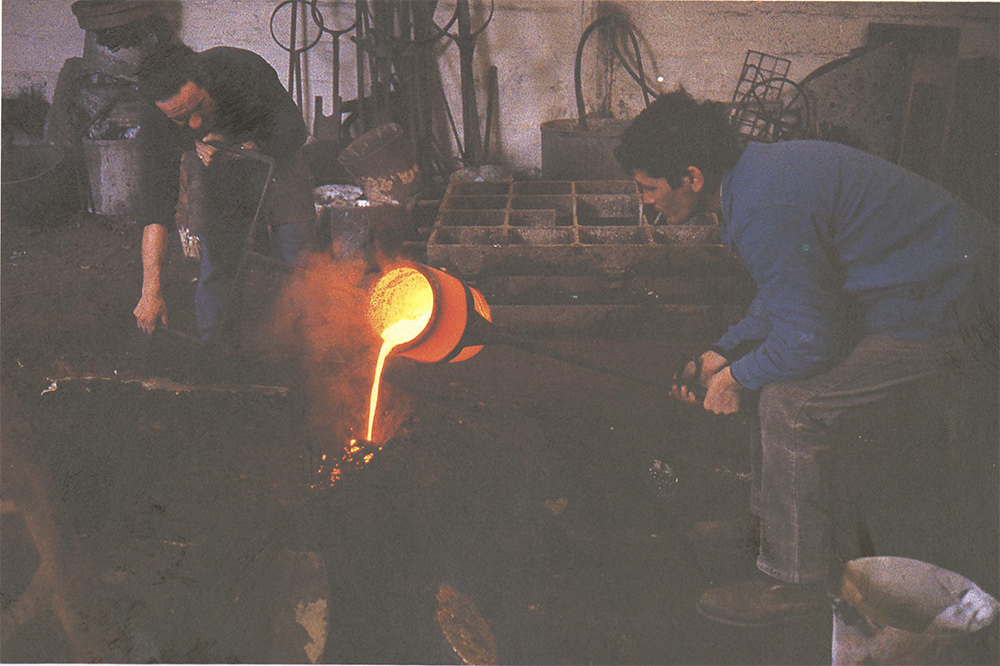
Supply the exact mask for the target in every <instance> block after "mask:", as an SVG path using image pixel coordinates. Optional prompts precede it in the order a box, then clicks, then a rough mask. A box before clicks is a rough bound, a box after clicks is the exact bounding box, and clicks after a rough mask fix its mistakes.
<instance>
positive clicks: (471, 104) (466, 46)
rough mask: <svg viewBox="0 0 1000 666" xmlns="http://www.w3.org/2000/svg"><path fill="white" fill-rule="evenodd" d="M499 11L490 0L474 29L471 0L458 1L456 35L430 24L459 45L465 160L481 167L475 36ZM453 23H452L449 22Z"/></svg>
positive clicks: (481, 149) (463, 154) (477, 35)
mask: <svg viewBox="0 0 1000 666" xmlns="http://www.w3.org/2000/svg"><path fill="white" fill-rule="evenodd" d="M495 10H496V3H495V0H490V13H489V16H487V17H486V20H485V21H484V22H483V25H482V26H480V27H479V28H477V29H476V30H473V29H472V18H471V16H470V14H469V0H457V1H456V3H455V14H456V15H457V17H458V34H457V35H454V34H452V33H450V32H448V31H447V28H441V27H439V26H438V25H437V24H436V23H434V22H433V21H432V22H431V25H433V26H434V28H435V29H436V30H437V31H438V32H440V33H441V34H443V35H447V36H448V37H449V38H451V40H452V41H454V42H455V45H456V46H458V58H459V65H460V70H461V77H462V133H463V135H464V136H465V149H464V150H463V151H461V152H462V159H463V160H465V162H466V163H467V164H469V165H472V166H479V164H480V163H481V161H482V154H483V153H482V151H483V143H482V135H481V134H480V132H479V110H478V108H477V105H476V78H475V74H474V71H473V65H474V63H473V56H474V55H475V51H476V39H477V38H478V37H479V35H480V34H482V32H483V31H484V30H486V27H487V26H488V25H489V24H490V23H491V22H492V21H493V13H494V11H495ZM449 25H450V23H449Z"/></svg>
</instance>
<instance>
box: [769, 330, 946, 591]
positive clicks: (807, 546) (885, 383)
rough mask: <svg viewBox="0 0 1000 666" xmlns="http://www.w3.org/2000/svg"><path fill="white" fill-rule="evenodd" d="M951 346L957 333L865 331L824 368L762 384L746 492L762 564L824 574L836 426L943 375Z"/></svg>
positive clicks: (779, 571) (810, 576) (799, 576)
mask: <svg viewBox="0 0 1000 666" xmlns="http://www.w3.org/2000/svg"><path fill="white" fill-rule="evenodd" d="M955 348H956V344H955V340H954V339H932V340H897V339H893V338H890V337H886V336H874V335H873V336H868V337H864V338H862V339H861V341H860V342H859V344H858V345H857V346H856V347H855V348H854V349H853V350H852V351H851V352H850V353H849V354H848V355H847V357H846V358H845V359H844V360H843V361H842V362H841V363H840V364H839V365H837V366H836V367H834V368H832V369H830V370H829V371H827V372H824V373H822V374H820V375H817V376H815V377H811V378H809V379H804V380H800V381H792V382H783V383H779V384H771V385H768V386H766V387H764V389H763V390H762V391H761V393H760V404H759V407H758V409H757V415H758V417H759V425H760V427H759V429H758V428H756V427H753V428H752V432H753V435H754V436H753V441H752V451H751V471H752V477H753V481H752V487H751V493H750V510H751V511H752V512H753V513H754V514H756V515H757V516H758V517H759V518H760V519H761V520H760V522H761V535H760V536H761V545H760V555H759V557H758V559H757V567H758V568H759V569H760V570H761V571H763V572H764V573H766V574H768V575H770V576H772V577H774V578H777V579H779V580H782V581H785V582H789V583H807V582H814V581H819V580H822V579H824V578H825V577H826V575H827V573H828V570H829V565H830V561H831V557H832V547H831V543H832V534H831V529H832V528H831V524H832V521H831V513H830V510H831V506H830V497H829V494H830V488H829V481H830V475H831V474H832V473H833V471H834V470H835V469H836V460H835V457H836V456H837V454H838V453H840V451H838V448H842V447H843V446H844V439H843V438H842V437H839V434H840V433H839V428H838V426H839V425H840V423H841V422H842V420H843V419H844V417H847V416H849V415H850V413H851V412H852V411H853V410H858V409H860V408H862V407H866V406H870V405H873V404H875V403H878V402H880V401H883V400H886V399H887V398H890V397H891V396H892V395H893V394H894V393H895V392H897V391H900V390H903V389H905V388H907V387H911V386H913V385H914V384H915V383H916V382H920V381H923V380H929V379H931V378H933V377H935V376H937V375H941V376H945V375H947V372H948V370H949V366H951V365H952V362H951V361H954V358H955V357H954V349H955ZM946 392H947V391H945V390H942V394H944V393H946ZM944 444H945V443H944V442H942V445H944Z"/></svg>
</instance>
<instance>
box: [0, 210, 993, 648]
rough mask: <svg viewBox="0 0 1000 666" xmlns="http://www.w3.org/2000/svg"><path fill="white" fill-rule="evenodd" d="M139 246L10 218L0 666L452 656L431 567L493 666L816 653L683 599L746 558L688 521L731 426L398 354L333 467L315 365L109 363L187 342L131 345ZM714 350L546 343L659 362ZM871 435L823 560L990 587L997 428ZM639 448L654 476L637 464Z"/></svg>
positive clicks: (805, 638) (123, 234) (500, 366)
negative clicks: (338, 475) (163, 379)
mask: <svg viewBox="0 0 1000 666" xmlns="http://www.w3.org/2000/svg"><path fill="white" fill-rule="evenodd" d="M137 241H138V231H137V230H136V229H135V228H134V226H131V225H128V224H125V223H120V222H119V223H115V222H112V223H107V222H100V221H97V220H95V219H94V218H83V219H81V220H76V221H75V222H74V223H71V224H70V225H67V226H64V227H59V228H54V229H44V228H43V229H34V230H27V229H7V228H5V229H4V231H3V246H2V247H3V257H2V262H3V263H2V268H3V273H2V310H3V318H2V332H3V340H2V342H3V346H2V368H3V387H4V395H3V401H4V404H3V425H4V432H3V446H4V448H3V475H4V476H3V483H4V485H3V487H2V491H3V493H2V494H3V499H4V513H3V528H2V529H3V539H2V546H3V557H2V560H0V561H2V562H3V571H2V579H0V582H2V585H3V590H2V591H3V595H2V597H3V610H4V617H3V619H4V624H5V626H4V633H3V645H2V648H0V650H2V653H0V659H2V660H3V661H4V662H38V661H42V662H58V661H105V662H119V663H146V662H172V663H185V662H200V663H204V662H211V663H238V662H252V663H260V662H279V663H296V662H302V663H308V662H310V661H312V662H322V663H380V664H397V663H399V664H432V663H433V664H436V663H446V664H447V663H453V664H457V663H461V659H460V657H459V656H458V654H456V651H455V650H453V648H452V645H451V644H449V641H448V640H447V638H446V635H447V632H448V630H449V629H450V628H453V627H454V622H453V623H452V624H449V623H448V621H447V620H445V621H444V624H441V623H439V621H438V619H437V615H436V613H437V610H438V607H439V601H438V598H437V597H438V596H439V595H441V594H443V592H442V591H443V590H448V589H449V588H447V587H442V586H450V587H451V588H454V590H456V591H457V592H458V593H460V594H461V595H462V596H463V597H464V598H465V599H467V600H468V601H470V602H471V603H472V604H473V605H474V608H475V611H476V612H478V615H479V616H481V617H482V619H483V620H484V621H485V624H484V625H469V626H473V627H478V628H477V629H474V630H473V629H469V630H468V631H466V634H465V638H464V641H465V643H464V646H465V648H464V649H466V650H477V649H478V650H481V651H485V652H486V653H488V652H489V650H490V649H491V645H495V650H496V656H497V660H498V661H499V662H500V663H509V664H594V663H604V664H614V663H621V664H626V663H628V664H824V663H830V651H831V618H830V615H829V614H823V615H819V616H815V617H811V618H805V619H803V620H801V621H797V622H793V623H790V624H787V625H782V626H779V627H777V628H769V629H757V630H750V629H739V628H732V627H725V626H721V625H716V624H713V623H710V622H708V621H706V620H704V619H701V618H700V617H699V616H698V614H697V612H696V611H695V603H696V601H697V599H698V597H699V596H700V594H701V593H702V592H703V591H704V589H705V588H706V587H708V586H709V585H713V584H720V583H725V582H726V581H730V580H735V579H738V578H739V577H740V576H742V575H745V574H746V573H747V572H749V571H751V570H752V567H753V560H752V558H751V557H749V556H745V557H742V558H739V557H722V556H712V555H710V554H708V553H700V552H698V551H697V550H695V549H694V548H692V546H691V544H689V542H688V541H687V539H686V538H685V534H686V532H687V531H688V529H689V528H690V527H691V526H692V525H693V524H694V523H695V522H696V521H698V520H704V519H713V518H722V517H728V516H735V515H739V514H740V512H741V511H742V510H743V507H744V505H745V502H746V497H747V491H748V485H749V484H748V481H747V474H746V472H747V471H748V463H747V448H746V444H745V442H746V441H747V425H746V423H745V421H744V419H743V418H742V417H741V416H733V417H710V416H709V415H707V414H705V413H704V412H702V411H700V410H698V409H694V408H689V407H685V406H681V405H677V404H674V403H672V402H669V401H668V400H667V398H666V396H665V395H664V393H663V392H662V391H661V390H659V389H657V388H653V387H650V386H646V385H644V384H641V383H638V382H633V381H630V380H628V379H624V378H621V377H618V376H611V375H606V374H602V373H599V372H595V371H593V370H589V369H584V368H582V367H576V366H573V365H568V364H565V363H560V362H557V361H553V360H549V359H548V358H546V357H544V356H541V355H538V354H529V353H526V352H523V351H517V350H513V349H508V348H504V347H487V348H486V349H484V350H483V351H482V352H481V353H480V354H479V355H478V356H476V357H474V358H473V359H471V360H469V361H466V362H463V363H459V364H451V365H445V366H437V365H435V366H430V365H419V364H415V363H412V362H409V361H405V360H397V361H393V362H391V363H390V365H389V367H388V369H387V372H386V385H387V389H386V391H387V395H386V397H385V400H386V404H387V405H388V406H389V409H390V411H392V412H393V415H392V418H391V419H390V421H389V423H390V424H391V429H392V431H393V432H392V436H391V437H390V438H389V439H388V441H387V442H386V444H385V447H384V448H383V450H382V451H381V452H379V453H378V454H377V455H376V456H375V458H374V459H373V460H372V462H371V463H370V464H369V465H368V466H366V467H365V468H364V469H362V470H360V471H359V472H357V473H352V474H349V475H348V476H347V477H346V478H345V479H344V480H343V482H339V483H338V484H337V485H335V486H333V487H330V486H329V483H327V482H325V479H326V476H325V475H320V474H319V472H318V470H319V469H327V468H326V467H324V465H326V463H325V462H324V461H323V459H322V457H323V455H324V454H326V455H327V456H328V460H329V459H330V456H333V455H335V453H336V451H337V449H338V447H341V446H342V445H343V444H344V441H345V440H346V439H347V432H346V430H344V427H343V422H344V419H343V418H340V417H341V416H342V415H338V414H335V413H330V414H327V416H329V419H330V423H336V424H338V425H333V426H330V427H328V428H325V427H323V425H322V424H320V423H317V422H316V419H315V418H310V417H309V415H310V414H311V415H312V416H313V417H315V416H316V411H315V410H316V396H315V395H311V394H310V390H312V391H315V390H317V389H316V386H317V385H319V384H322V382H319V383H317V382H316V381H315V377H313V378H312V380H306V379H303V378H302V377H301V376H299V374H298V371H297V370H296V371H292V370H290V369H289V367H287V366H285V367H283V368H282V369H281V370H280V371H279V370H277V369H274V372H273V374H272V373H270V370H271V368H269V367H268V366H267V365H266V364H261V365H254V366H253V367H252V368H249V369H247V368H241V369H240V370H241V372H243V374H242V375H241V376H242V377H244V378H245V377H247V376H250V375H252V376H253V380H254V381H255V382H256V383H258V384H267V385H281V386H287V387H289V388H290V390H289V391H288V392H287V394H283V393H267V392H265V391H264V390H262V389H253V390H251V389H246V388H243V389H241V390H236V391H234V392H227V391H226V390H217V391H207V390H205V387H206V386H218V383H219V382H221V381H223V379H225V378H226V377H225V376H223V375H220V376H219V377H218V378H215V380H214V383H213V376H212V372H213V368H205V367H199V368H197V370H198V372H195V373H194V374H195V375H197V382H195V381H194V380H191V379H190V377H188V378H182V379H184V380H185V381H187V383H188V385H189V386H195V387H196V388H195V390H189V391H182V390H179V389H178V390H147V389H146V388H143V387H142V386H141V385H140V384H136V383H128V382H126V381H125V380H126V379H144V378H145V379H148V376H149V375H150V374H151V373H153V372H154V371H155V373H156V374H157V375H158V376H163V375H164V374H167V370H168V368H169V366H170V358H171V354H174V353H179V352H177V348H175V347H171V346H170V345H171V343H169V342H167V343H164V347H163V349H160V350H158V351H156V352H155V353H156V354H158V356H157V357H156V359H157V363H156V364H152V365H151V364H149V363H140V362H139V361H140V360H142V361H147V360H148V358H147V357H146V356H145V352H142V350H141V347H140V346H138V343H136V341H135V339H134V337H135V336H134V335H133V333H132V331H131V309H132V307H134V304H135V299H136V297H137V295H138V294H137V292H138V270H139V267H138V265H137V256H136V255H137V254H138V252H137V249H136V246H137V245H136V244H137ZM167 275H168V279H169V280H171V284H172V285H174V286H173V287H171V289H172V292H171V294H170V295H169V297H170V298H171V299H173V301H172V302H175V303H176V304H177V305H176V308H175V311H176V312H177V315H176V324H173V325H176V326H177V327H183V326H186V325H189V324H190V319H189V317H188V318H187V319H185V315H184V313H183V304H184V303H187V302H189V301H188V300H187V299H188V298H189V297H190V293H189V292H190V289H191V288H192V285H191V276H192V275H193V267H192V266H191V265H190V264H186V263H184V262H181V261H180V259H178V258H177V257H174V258H173V259H172V263H171V264H170V266H168V271H167ZM175 342H176V341H175ZM706 342H707V340H706V339H705V338H704V337H703V336H696V335H694V334H692V332H665V334H664V336H663V337H662V338H661V339H658V340H628V339H617V340H588V339H586V337H585V336H583V337H582V338H581V339H576V340H550V341H547V342H546V344H549V345H551V348H552V349H553V350H557V351H559V352H560V353H563V354H568V355H573V356H576V357H578V358H581V359H586V360H587V361H588V362H589V363H592V364H596V365H601V366H604V367H608V368H613V369H614V370H615V371H616V372H620V373H628V374H632V375H635V376H637V377H640V378H643V379H645V380H649V381H654V382H656V381H662V380H663V379H664V378H665V377H667V376H669V374H670V373H671V372H672V370H673V368H674V367H676V365H677V364H678V362H679V361H680V360H681V359H683V358H684V357H685V356H686V355H687V354H689V353H691V352H692V351H695V350H698V349H699V348H700V346H701V345H703V344H705V343H706ZM140 356H141V358H140ZM192 364H193V365H195V366H198V365H200V364H199V362H198V359H195V361H193V362H191V359H188V365H189V366H190V365H192ZM225 371H227V369H226V368H222V369H221V370H220V372H225ZM143 372H145V373H147V376H143V374H142V373H143ZM95 377H100V378H103V379H96V378H95ZM346 377H347V374H346V373H344V372H343V370H342V368H340V369H338V366H337V364H336V363H333V364H332V367H331V369H330V371H329V381H328V383H327V384H326V386H327V388H328V389H329V390H331V391H333V392H337V393H338V395H339V398H338V400H339V401H340V402H337V401H332V402H331V404H332V405H336V404H342V403H343V402H344V401H348V402H349V401H355V402H357V403H358V404H362V405H363V403H364V401H365V398H366V395H367V391H368V388H369V387H368V385H367V384H363V383H361V382H356V384H357V385H356V386H355V385H354V384H347V379H346ZM56 379H61V380H62V381H59V382H55V383H53V381H52V380H56ZM243 386H244V387H245V386H246V384H244V385H243ZM197 387H201V388H197ZM310 387H312V389H310ZM991 390H993V391H995V389H991ZM987 393H988V391H987ZM345 396H346V397H345ZM989 396H993V397H994V398H995V393H990V394H989ZM989 396H987V398H989ZM989 404H991V405H993V406H994V407H995V405H996V401H995V399H994V400H992V401H990V402H989ZM331 410H335V407H331ZM870 425H871V428H870V429H869V430H867V431H865V432H863V433H862V434H860V435H858V438H859V440H860V441H861V442H862V443H867V444H871V446H869V447H866V448H865V453H864V455H866V456H870V458H867V459H865V461H864V463H863V470H864V472H863V473H862V474H861V476H860V479H861V481H862V483H860V485H862V486H863V488H862V489H861V494H860V497H861V499H860V500H858V501H857V503H856V504H855V505H853V506H854V507H855V508H857V509H858V510H857V511H853V509H852V510H851V511H845V513H847V514H849V515H850V516H851V517H853V518H854V520H853V522H852V520H850V519H848V520H845V521H844V524H843V525H841V526H840V528H839V529H840V534H841V536H842V537H843V538H842V539H841V541H842V542H844V543H845V544H851V543H853V542H859V541H860V542H863V543H860V544H859V543H854V547H852V546H851V545H845V546H844V549H843V550H842V551H841V552H840V553H839V554H840V555H841V557H853V556H857V555H859V554H865V553H867V554H879V555H899V556H905V557H913V558H917V559H922V560H925V561H929V562H933V563H935V564H938V565H940V566H943V567H945V568H948V569H952V570H954V571H957V572H959V573H961V574H962V575H965V576H968V577H969V578H971V579H973V580H974V581H976V582H977V583H979V584H980V585H981V586H982V587H983V588H984V589H985V590H986V591H987V592H989V593H991V594H993V595H994V596H996V595H997V594H998V592H1000V589H998V588H1000V575H998V571H1000V557H998V549H1000V547H998V543H1000V536H998V507H1000V500H998V481H997V479H998V473H997V464H996V463H997V461H996V449H995V446H996V431H995V418H987V419H985V425H984V427H983V428H979V429H977V430H976V432H980V433H983V441H978V442H967V443H965V444H964V445H965V446H967V447H968V448H967V449H962V450H960V451H958V452H957V453H956V452H954V451H945V452H942V451H941V450H940V449H941V447H935V446H934V445H933V444H934V442H928V441H927V440H929V439H933V438H934V437H935V436H936V435H935V432H936V430H935V427H936V426H935V416H934V415H929V416H928V415H921V416H919V417H914V418H904V419H896V420H894V419H893V418H891V417H890V416H886V417H884V418H882V419H880V420H879V421H878V422H877V424H870ZM338 428H339V429H338ZM990 437H992V439H990ZM376 439H377V438H376ZM863 448H864V447H863ZM901 451H905V453H904V454H903V455H900V452H901ZM894 454H895V455H894ZM656 460H660V461H663V462H665V463H667V464H668V465H670V467H671V468H672V469H673V470H674V471H675V472H676V474H677V479H678V481H677V483H676V484H674V485H671V486H665V487H663V486H658V485H657V484H656V483H655V482H654V478H653V476H652V475H651V474H650V471H649V470H650V467H651V466H652V465H653V463H654V461H656ZM889 462H891V463H892V464H891V465H889V464H888V463H889ZM847 481H848V480H845V483H843V484H842V485H844V486H851V487H856V486H857V485H859V484H858V483H857V482H858V478H854V479H853V481H854V482H855V483H854V485H853V486H852V485H851V483H848V482H847ZM39 524H41V525H42V526H43V527H44V525H46V524H48V525H51V526H52V529H51V530H45V529H33V528H32V526H34V527H36V528H37V526H38V525H39ZM858 525H863V526H864V530H861V532H863V533H864V538H863V539H860V540H859V539H853V537H855V536H856V535H857V533H858V532H859V530H858ZM858 549H860V550H858ZM866 549H867V550H866ZM863 551H864V552H863ZM53 562H54V563H55V564H54V565H53V566H54V570H51V571H50V570H47V569H45V567H46V566H48V565H50V564H52V563H53ZM42 565H45V566H42ZM43 569H45V570H44V571H42V570H43ZM39 571H41V572H42V573H41V574H39ZM42 574H45V575H42ZM32 576H34V578H32ZM31 599H34V600H35V601H36V603H34V604H31V603H27V600H31ZM466 608H467V607H466ZM15 610H16V611H17V613H15V612H14V611H15ZM463 617H465V618H469V617H474V615H473V612H472V611H470V610H466V611H465V615H464V616H463ZM460 619H461V618H460ZM997 645H998V643H997V638H996V632H990V633H988V635H986V636H983V637H982V640H981V641H980V642H979V644H978V645H977V646H975V648H974V649H973V650H971V651H970V652H969V660H970V662H971V663H984V664H985V663H995V657H996V652H997ZM481 654H482V652H481Z"/></svg>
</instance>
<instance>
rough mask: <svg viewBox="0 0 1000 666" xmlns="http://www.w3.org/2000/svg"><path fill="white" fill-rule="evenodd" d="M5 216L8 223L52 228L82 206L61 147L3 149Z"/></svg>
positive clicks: (10, 147)
mask: <svg viewBox="0 0 1000 666" xmlns="http://www.w3.org/2000/svg"><path fill="white" fill-rule="evenodd" d="M0 163H2V169H3V173H2V176H0V180H2V181H3V184H2V186H0V187H2V196H0V199H2V201H3V204H2V215H3V219H4V220H5V221H6V222H14V223H17V224H29V225H39V226H41V225H52V224H58V223H61V222H65V221H66V220H67V219H69V216H70V215H71V214H72V213H73V212H74V211H76V210H78V208H79V206H80V199H79V195H78V191H77V188H76V182H77V181H76V176H75V174H74V173H73V169H72V168H71V167H70V165H69V163H68V160H67V159H66V154H65V153H64V152H63V150H62V149H61V148H57V147H56V146H49V145H30V146H8V147H6V148H4V149H3V158H2V160H0Z"/></svg>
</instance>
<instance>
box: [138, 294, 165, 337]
mask: <svg viewBox="0 0 1000 666" xmlns="http://www.w3.org/2000/svg"><path fill="white" fill-rule="evenodd" d="M132 314H134V315H135V323H136V325H137V326H138V327H139V328H140V329H142V330H143V331H145V332H146V333H152V332H153V331H154V330H156V326H157V324H160V323H162V324H163V325H164V326H166V325H167V304H166V303H165V302H164V300H163V296H162V295H161V294H160V293H159V292H156V293H154V294H143V295H142V298H140V299H139V304H138V305H136V306H135V310H133V311H132Z"/></svg>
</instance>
